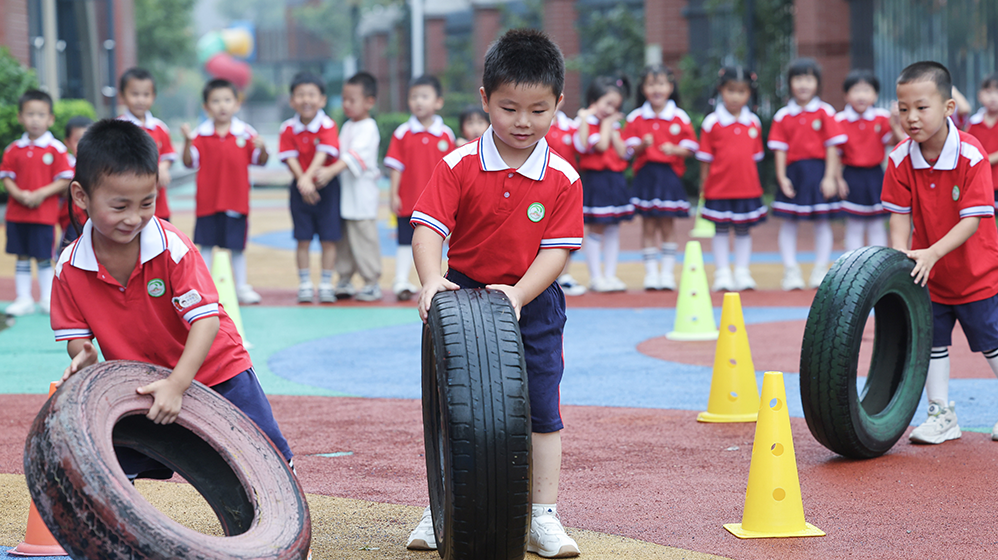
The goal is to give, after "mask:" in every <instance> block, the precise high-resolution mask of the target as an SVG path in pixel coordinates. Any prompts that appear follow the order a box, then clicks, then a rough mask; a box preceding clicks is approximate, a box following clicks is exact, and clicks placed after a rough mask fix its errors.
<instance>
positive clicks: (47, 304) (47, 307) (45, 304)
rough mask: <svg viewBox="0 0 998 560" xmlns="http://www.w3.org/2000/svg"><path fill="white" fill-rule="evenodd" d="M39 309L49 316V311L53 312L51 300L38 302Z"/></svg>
mask: <svg viewBox="0 0 998 560" xmlns="http://www.w3.org/2000/svg"><path fill="white" fill-rule="evenodd" d="M38 308H39V309H41V311H42V313H44V314H46V315H48V314H49V311H51V310H52V300H50V299H40V300H38Z"/></svg>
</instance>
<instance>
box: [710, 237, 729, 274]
mask: <svg viewBox="0 0 998 560" xmlns="http://www.w3.org/2000/svg"><path fill="white" fill-rule="evenodd" d="M713 243H714V265H715V266H716V267H717V268H718V269H721V268H728V267H729V266H730V264H731V263H730V258H729V256H730V253H729V250H728V249H729V247H728V232H727V231H725V232H724V233H718V234H717V235H715V236H714V239H713Z"/></svg>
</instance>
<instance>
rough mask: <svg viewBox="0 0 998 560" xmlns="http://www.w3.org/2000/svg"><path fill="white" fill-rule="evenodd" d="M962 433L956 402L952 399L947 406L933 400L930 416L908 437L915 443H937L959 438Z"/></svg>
mask: <svg viewBox="0 0 998 560" xmlns="http://www.w3.org/2000/svg"><path fill="white" fill-rule="evenodd" d="M961 435H963V434H962V433H961V432H960V426H959V425H958V424H957V422H956V403H955V402H953V401H950V403H949V406H946V405H945V404H944V403H941V402H936V401H932V402H930V403H929V418H928V419H927V420H926V421H925V422H924V423H923V424H922V425H921V426H919V427H917V428H915V429H914V430H912V432H911V435H909V436H908V439H910V440H911V441H913V442H915V443H933V444H935V443H942V442H944V441H949V440H951V439H957V438H959V437H960V436H961Z"/></svg>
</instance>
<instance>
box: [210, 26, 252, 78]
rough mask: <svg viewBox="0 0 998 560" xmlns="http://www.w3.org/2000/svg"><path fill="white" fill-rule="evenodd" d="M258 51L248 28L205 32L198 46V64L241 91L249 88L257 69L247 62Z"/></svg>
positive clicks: (236, 27) (235, 27) (237, 27)
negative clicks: (254, 71)
mask: <svg viewBox="0 0 998 560" xmlns="http://www.w3.org/2000/svg"><path fill="white" fill-rule="evenodd" d="M254 49H255V43H254V40H253V32H252V29H250V28H249V27H247V26H233V27H230V28H228V29H223V30H221V31H209V32H208V33H205V34H204V35H203V36H202V37H201V39H200V40H198V44H197V55H198V61H199V62H200V63H201V64H203V65H204V69H205V71H206V72H208V74H211V76H212V77H215V78H224V79H226V80H229V81H230V82H232V83H233V84H235V85H236V87H237V88H239V89H241V90H242V89H246V86H248V85H249V84H250V80H252V79H253V70H252V69H251V68H250V65H249V64H247V63H246V60H247V59H250V58H252V56H253V52H254Z"/></svg>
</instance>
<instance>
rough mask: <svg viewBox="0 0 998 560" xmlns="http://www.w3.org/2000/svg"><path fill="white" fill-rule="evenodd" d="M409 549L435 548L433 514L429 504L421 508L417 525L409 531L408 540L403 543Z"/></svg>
mask: <svg viewBox="0 0 998 560" xmlns="http://www.w3.org/2000/svg"><path fill="white" fill-rule="evenodd" d="M405 547H406V548H408V549H409V550H436V549H437V538H436V536H435V535H434V534H433V514H432V513H431V512H430V506H426V509H424V510H423V517H422V518H420V520H419V525H416V528H415V529H413V530H412V532H411V533H409V542H407V543H406V544H405Z"/></svg>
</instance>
